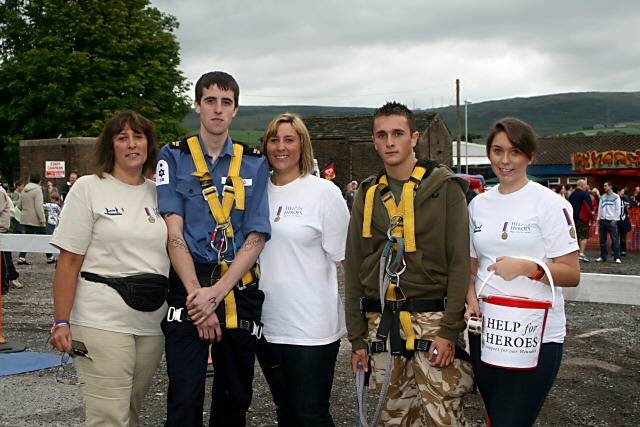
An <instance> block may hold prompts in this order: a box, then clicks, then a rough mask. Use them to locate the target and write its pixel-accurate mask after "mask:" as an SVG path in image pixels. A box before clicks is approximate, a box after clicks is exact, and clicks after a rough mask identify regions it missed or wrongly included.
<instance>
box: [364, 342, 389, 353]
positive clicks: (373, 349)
mask: <svg viewBox="0 0 640 427" xmlns="http://www.w3.org/2000/svg"><path fill="white" fill-rule="evenodd" d="M367 344H368V346H369V354H373V353H384V352H385V351H387V343H386V341H369V342H367Z"/></svg>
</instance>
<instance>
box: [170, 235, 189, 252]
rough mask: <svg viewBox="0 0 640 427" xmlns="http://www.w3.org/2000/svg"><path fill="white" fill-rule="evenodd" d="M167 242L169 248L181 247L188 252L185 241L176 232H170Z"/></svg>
mask: <svg viewBox="0 0 640 427" xmlns="http://www.w3.org/2000/svg"><path fill="white" fill-rule="evenodd" d="M167 244H168V245H169V248H171V249H182V250H183V251H185V252H188V253H190V251H189V247H188V246H187V242H185V241H184V238H183V237H182V236H180V235H178V234H170V235H169V238H168V240H167Z"/></svg>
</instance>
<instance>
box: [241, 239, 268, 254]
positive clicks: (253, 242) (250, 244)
mask: <svg viewBox="0 0 640 427" xmlns="http://www.w3.org/2000/svg"><path fill="white" fill-rule="evenodd" d="M262 244H264V237H262V236H258V237H255V238H253V239H249V240H245V242H244V243H243V244H242V247H241V248H240V250H241V251H242V250H244V251H250V250H252V249H253V248H255V247H256V246H260V245H262Z"/></svg>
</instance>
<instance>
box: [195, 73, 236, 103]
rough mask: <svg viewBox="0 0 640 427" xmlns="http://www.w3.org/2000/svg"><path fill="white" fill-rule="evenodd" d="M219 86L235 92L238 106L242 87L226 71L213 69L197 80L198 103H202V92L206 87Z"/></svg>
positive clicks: (234, 95)
mask: <svg viewBox="0 0 640 427" xmlns="http://www.w3.org/2000/svg"><path fill="white" fill-rule="evenodd" d="M214 85H215V86H218V88H219V89H221V90H230V91H231V92H233V101H234V103H235V105H234V108H238V98H240V87H239V86H238V82H236V79H234V78H233V76H231V74H227V73H225V72H224V71H212V72H210V73H206V74H203V75H201V76H200V78H199V79H198V81H197V82H196V104H200V100H201V99H202V92H204V89H205V88H208V87H211V86H214Z"/></svg>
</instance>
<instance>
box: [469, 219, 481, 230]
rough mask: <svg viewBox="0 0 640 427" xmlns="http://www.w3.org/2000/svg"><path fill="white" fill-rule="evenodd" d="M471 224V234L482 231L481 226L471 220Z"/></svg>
mask: <svg viewBox="0 0 640 427" xmlns="http://www.w3.org/2000/svg"><path fill="white" fill-rule="evenodd" d="M471 223H472V224H473V232H474V233H479V232H481V231H482V224H478V223H477V222H476V221H475V220H473V219H472V220H471Z"/></svg>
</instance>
